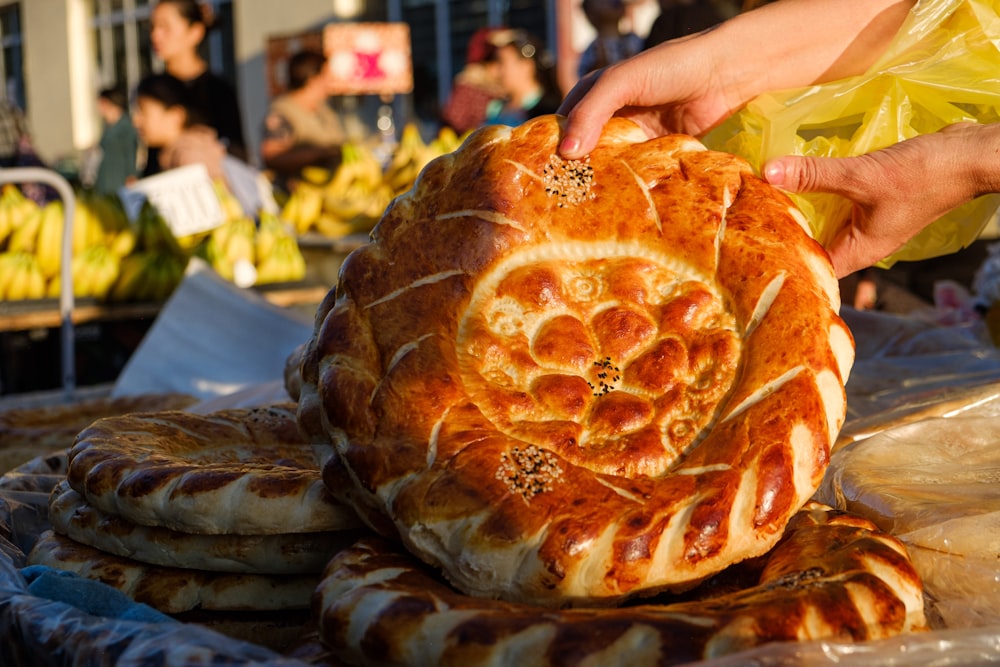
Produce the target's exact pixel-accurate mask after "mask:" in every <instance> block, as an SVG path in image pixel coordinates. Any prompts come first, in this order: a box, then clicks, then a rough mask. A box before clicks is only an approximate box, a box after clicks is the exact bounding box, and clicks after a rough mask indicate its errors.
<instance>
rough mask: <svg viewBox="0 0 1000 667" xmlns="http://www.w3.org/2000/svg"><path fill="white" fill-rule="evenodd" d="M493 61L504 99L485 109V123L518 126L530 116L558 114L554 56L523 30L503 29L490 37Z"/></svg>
mask: <svg viewBox="0 0 1000 667" xmlns="http://www.w3.org/2000/svg"><path fill="white" fill-rule="evenodd" d="M490 42H491V43H492V44H493V46H494V47H495V48H494V51H493V54H492V56H491V60H492V62H493V63H494V67H496V73H497V77H498V79H499V81H500V85H501V87H502V88H503V90H504V93H505V97H504V99H499V100H493V101H492V102H490V104H489V105H488V106H487V108H486V123H498V124H502V125H519V124H520V123H523V122H524V121H526V120H528V119H529V118H534V117H535V116H541V115H543V114H549V113H555V111H556V109H558V108H559V104H560V102H561V101H562V94H561V93H560V92H559V87H558V86H557V85H556V79H555V67H554V61H553V58H552V55H551V54H550V53H549V52H548V51H546V50H545V49H544V47H543V46H542V43H541V41H540V40H539V39H538V38H537V37H535V36H533V35H531V34H530V33H528V32H526V31H524V30H501V31H498V32H496V33H494V34H493V35H492V36H491V37H490Z"/></svg>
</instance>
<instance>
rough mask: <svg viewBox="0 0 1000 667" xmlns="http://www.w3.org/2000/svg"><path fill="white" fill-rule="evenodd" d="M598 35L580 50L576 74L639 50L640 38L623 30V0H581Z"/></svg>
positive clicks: (588, 19) (640, 46)
mask: <svg viewBox="0 0 1000 667" xmlns="http://www.w3.org/2000/svg"><path fill="white" fill-rule="evenodd" d="M580 7H581V8H582V9H583V13H584V15H586V17H587V21H589V22H590V25H592V26H593V27H594V30H596V31H597V36H596V37H594V39H593V41H592V42H591V43H590V44H588V45H587V48H585V49H584V50H583V53H581V54H580V64H579V66H578V67H577V70H578V72H577V73H578V74H579V76H584V75H585V74H589V73H590V72H593V71H594V70H596V69H600V68H602V67H607V66H608V65H614V64H615V63H616V62H619V61H622V60H625V59H626V58H631V57H632V56H634V55H635V54H637V53H639V52H640V51H642V48H643V41H642V38H641V37H639V35H637V34H635V33H634V32H622V30H621V22H622V20H624V18H625V2H624V0H583V2H582V3H581V4H580Z"/></svg>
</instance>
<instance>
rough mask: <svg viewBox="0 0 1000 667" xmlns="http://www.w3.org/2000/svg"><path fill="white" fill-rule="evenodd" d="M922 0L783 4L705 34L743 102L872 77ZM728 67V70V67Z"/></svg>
mask: <svg viewBox="0 0 1000 667" xmlns="http://www.w3.org/2000/svg"><path fill="white" fill-rule="evenodd" d="M914 3H915V0H779V1H778V2H774V3H771V4H768V5H764V6H763V7H760V8H759V9H756V10H753V11H750V12H746V13H743V14H740V15H737V16H735V17H734V18H732V19H731V20H729V21H727V22H725V23H723V24H722V25H721V26H719V28H718V29H716V30H713V31H711V32H709V33H707V34H705V35H704V38H705V40H707V41H710V42H711V52H712V53H715V54H716V57H717V58H718V59H719V63H720V67H719V68H718V71H725V72H726V74H725V76H726V78H727V79H728V80H727V81H726V82H724V85H726V86H729V87H730V89H731V90H737V91H739V96H740V97H741V98H742V99H743V101H749V100H750V99H752V98H754V97H756V96H757V95H759V94H761V93H763V92H767V91H771V90H782V89H786V88H797V87H800V86H807V85H811V84H815V83H822V82H825V81H832V80H835V79H839V78H843V77H846V76H852V75H856V74H860V73H862V72H864V71H865V70H866V69H867V68H868V67H869V66H871V65H872V64H873V63H874V62H875V60H876V59H877V58H878V57H879V56H880V55H881V54H882V52H883V51H884V50H885V48H886V46H888V44H889V42H890V41H891V40H892V38H893V36H894V35H895V34H896V33H897V31H898V30H899V28H900V26H901V25H902V23H903V21H904V19H905V18H906V16H907V14H908V13H909V11H910V9H911V8H912V7H913V5H914ZM721 65H724V67H722V66H721Z"/></svg>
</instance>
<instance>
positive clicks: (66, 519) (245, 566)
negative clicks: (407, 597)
mask: <svg viewBox="0 0 1000 667" xmlns="http://www.w3.org/2000/svg"><path fill="white" fill-rule="evenodd" d="M49 521H50V522H51V524H52V527H53V529H54V530H55V532H57V533H59V534H60V535H65V536H67V537H69V538H71V539H73V540H75V541H77V542H80V543H82V544H86V545H88V546H91V547H94V548H95V549H100V550H101V551H104V552H106V553H109V554H114V555H116V556H123V557H125V558H131V559H133V560H137V561H140V562H143V563H149V564H151V565H162V566H164V567H183V568H190V569H195V570H210V571H213V572H230V573H247V574H309V573H314V574H318V573H319V572H321V571H322V570H323V566H325V565H326V563H327V561H328V560H330V556H331V555H333V554H335V553H337V552H338V551H340V550H341V549H343V548H345V547H347V546H349V545H350V544H352V543H353V542H354V541H355V540H356V539H357V538H358V537H359V535H360V532H359V531H355V530H348V531H326V532H319V533H285V534H277V535H195V534H189V533H181V532H177V531H174V530H170V529H168V528H157V527H152V526H142V525H139V524H136V523H132V522H131V521H129V520H127V519H124V518H122V517H120V516H116V515H114V514H108V513H106V512H102V511H101V510H99V509H97V508H96V507H93V506H91V505H89V504H88V503H87V502H86V501H85V500H84V499H83V497H82V496H80V494H79V493H77V492H76V491H74V490H73V489H72V488H70V486H69V483H68V482H66V481H65V480H64V481H63V482H62V483H60V484H59V485H58V486H57V487H56V489H55V491H53V493H52V497H51V499H50V501H49Z"/></svg>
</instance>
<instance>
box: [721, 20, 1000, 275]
mask: <svg viewBox="0 0 1000 667" xmlns="http://www.w3.org/2000/svg"><path fill="white" fill-rule="evenodd" d="M961 121H975V122H980V123H991V122H997V121H1000V0H927V1H918V2H917V4H916V6H915V7H914V8H913V9H912V10H911V12H910V14H909V16H908V17H907V19H906V21H905V22H904V24H903V26H902V27H901V29H900V30H899V32H898V33H897V35H896V37H895V38H894V39H893V41H892V42H891V44H890V45H889V46H888V48H887V49H886V52H885V53H884V54H883V55H882V57H881V58H879V60H878V61H877V62H876V63H875V64H874V65H873V66H872V67H871V68H870V69H869V70H868V72H866V73H865V74H862V75H860V76H856V77H850V78H846V79H841V80H838V81H832V82H829V83H825V84H821V85H815V86H810V87H807V88H800V89H794V90H786V91H779V92H775V93H769V94H765V95H761V96H760V97H758V98H756V99H754V100H753V101H751V102H750V103H749V104H748V105H747V106H746V107H745V108H744V109H742V110H741V111H739V112H738V113H736V114H734V115H733V116H732V117H730V118H729V119H727V120H726V121H725V122H724V123H723V124H722V125H720V126H719V127H718V128H716V129H715V130H713V131H712V132H711V133H709V135H708V136H706V137H705V143H706V144H707V145H708V146H710V147H712V148H715V149H719V150H725V151H729V152H731V153H736V154H737V155H741V156H743V157H744V158H746V159H747V160H749V161H750V163H751V164H753V166H754V167H755V168H756V169H758V171H759V169H760V167H761V165H762V164H763V163H764V162H765V161H767V160H768V159H771V158H774V157H779V156H781V155H814V156H821V157H846V156H852V155H861V154H863V153H869V152H871V151H874V150H877V149H879V148H884V147H886V146H889V145H891V144H894V143H897V142H899V141H902V140H904V139H909V138H911V137H914V136H917V135H919V134H926V133H929V132H936V131H937V130H940V129H941V128H943V127H945V126H946V125H950V124H952V123H957V122H961ZM793 199H795V201H796V203H797V204H798V205H799V206H800V207H801V208H802V211H803V212H804V213H805V214H806V216H807V218H808V219H809V221H810V224H811V226H812V231H813V235H814V236H815V237H816V239H817V240H819V241H820V243H824V244H826V243H828V242H829V241H830V240H831V239H832V238H833V236H834V234H835V233H836V232H837V230H838V229H839V228H840V227H841V226H842V225H843V224H844V223H845V222H846V221H847V219H848V216H849V215H850V210H851V203H850V202H849V201H847V200H846V199H844V198H842V197H838V196H835V195H830V194H808V195H793ZM998 206H1000V195H990V196H987V197H980V198H979V199H976V200H975V201H972V202H969V203H968V204H966V205H964V206H962V207H960V208H958V209H956V210H954V211H952V212H951V213H949V214H948V215H946V216H945V217H943V218H941V219H940V220H938V221H936V222H934V223H933V224H932V225H930V226H929V227H927V228H926V229H924V231H922V232H921V233H920V234H918V235H917V236H916V237H914V238H913V239H912V240H911V241H910V242H909V243H907V244H906V245H905V246H904V247H903V248H901V249H900V250H899V251H897V252H896V253H895V254H893V255H892V256H890V257H888V258H886V259H885V260H883V261H882V262H881V263H880V266H884V267H887V266H890V265H892V264H893V263H894V262H895V261H897V260H918V259H926V258H928V257H934V256H937V255H944V254H947V253H950V252H954V251H956V250H959V249H961V248H963V247H965V246H967V245H969V244H970V243H971V242H972V241H974V240H975V239H976V237H977V236H978V235H979V234H980V232H981V231H982V229H983V227H984V226H985V225H986V223H987V222H989V220H990V218H991V216H992V215H993V214H994V212H995V211H996V209H997V207H998Z"/></svg>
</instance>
